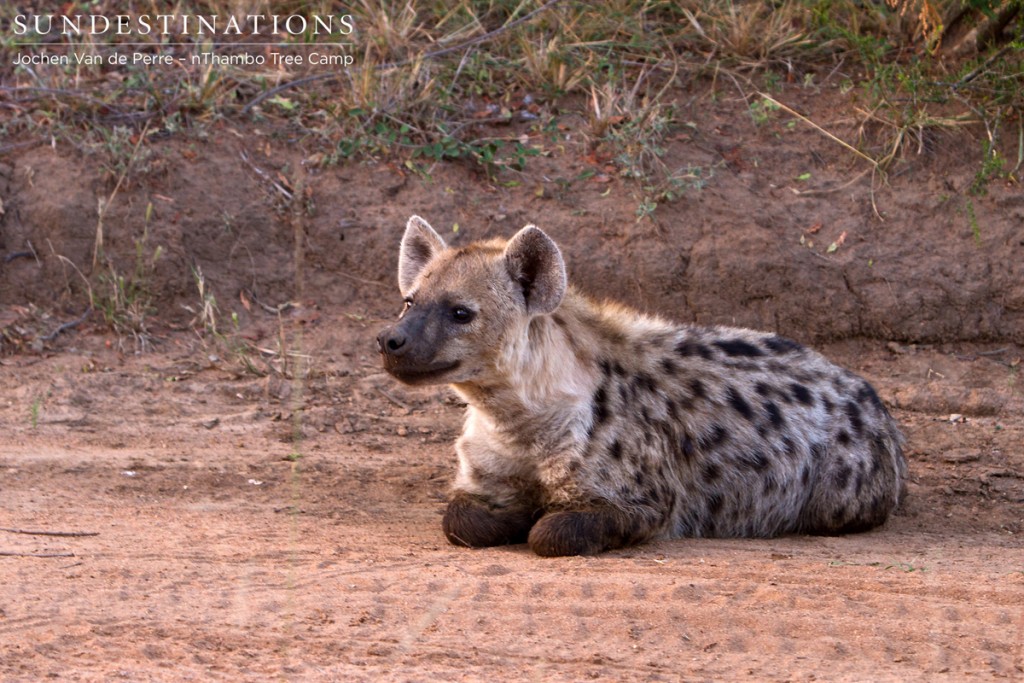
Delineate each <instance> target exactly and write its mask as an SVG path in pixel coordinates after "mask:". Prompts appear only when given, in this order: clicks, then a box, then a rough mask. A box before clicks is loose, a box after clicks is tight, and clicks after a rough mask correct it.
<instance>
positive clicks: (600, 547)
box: [528, 509, 642, 557]
mask: <svg viewBox="0 0 1024 683" xmlns="http://www.w3.org/2000/svg"><path fill="white" fill-rule="evenodd" d="M637 521H638V520H630V519H629V517H627V516H626V515H625V514H624V513H622V512H620V511H617V510H612V509H597V510H584V511H562V512H551V513H548V514H547V515H545V516H544V517H541V519H540V521H538V522H537V524H535V525H534V528H532V529H531V530H530V532H529V539H528V543H529V547H530V548H531V549H532V551H534V552H535V553H537V554H538V555H543V556H545V557H559V556H563V555H596V554H597V553H600V552H603V551H605V550H611V549H613V548H622V547H623V546H629V545H632V544H634V543H637V542H639V541H640V540H642V538H641V536H642V535H640V533H639V530H638V528H637Z"/></svg>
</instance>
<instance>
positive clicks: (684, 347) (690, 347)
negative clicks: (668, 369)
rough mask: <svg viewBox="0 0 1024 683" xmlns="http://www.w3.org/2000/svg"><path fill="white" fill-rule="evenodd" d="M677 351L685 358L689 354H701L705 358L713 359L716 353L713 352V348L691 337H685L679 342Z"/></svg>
mask: <svg viewBox="0 0 1024 683" xmlns="http://www.w3.org/2000/svg"><path fill="white" fill-rule="evenodd" d="M676 353H678V354H679V355H680V356H683V357H684V358H686V357H689V356H700V357H701V358H704V359H705V360H711V358H712V357H713V355H714V354H712V353H711V349H709V348H708V347H707V346H705V345H704V344H700V343H698V342H695V341H693V340H691V339H683V340H681V341H680V342H679V343H678V344H676Z"/></svg>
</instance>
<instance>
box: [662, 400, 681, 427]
mask: <svg viewBox="0 0 1024 683" xmlns="http://www.w3.org/2000/svg"><path fill="white" fill-rule="evenodd" d="M665 412H667V413H668V416H669V417H670V418H671V419H672V421H673V422H678V421H679V408H677V407H676V402H675V401H673V400H672V399H671V398H667V397H666V398H665Z"/></svg>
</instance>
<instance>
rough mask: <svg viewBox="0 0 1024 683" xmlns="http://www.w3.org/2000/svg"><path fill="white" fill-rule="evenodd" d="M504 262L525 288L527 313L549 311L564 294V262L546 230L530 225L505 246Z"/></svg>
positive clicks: (514, 279)
mask: <svg viewBox="0 0 1024 683" xmlns="http://www.w3.org/2000/svg"><path fill="white" fill-rule="evenodd" d="M505 264H506V266H507V267H508V272H509V275H511V276H512V280H513V281H515V282H516V283H518V284H519V286H520V287H522V288H523V298H524V299H525V300H526V312H527V313H529V314H531V315H539V314H541V313H550V312H551V311H553V310H555V309H556V308H558V304H560V303H562V297H563V296H565V288H566V278H565V261H563V260H562V252H561V251H559V249H558V245H557V244H555V243H554V241H552V239H551V238H550V237H548V236H547V235H546V234H545V233H544V231H543V230H541V229H540V228H538V227H537V226H535V225H527V226H526V227H525V228H523V229H522V230H520V231H519V232H517V233H516V234H515V235H514V236H513V237H512V239H511V240H509V242H508V246H507V247H505Z"/></svg>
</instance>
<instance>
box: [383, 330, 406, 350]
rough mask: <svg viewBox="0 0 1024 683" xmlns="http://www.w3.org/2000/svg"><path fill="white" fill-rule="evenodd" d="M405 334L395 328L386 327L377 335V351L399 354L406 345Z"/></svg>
mask: <svg viewBox="0 0 1024 683" xmlns="http://www.w3.org/2000/svg"><path fill="white" fill-rule="evenodd" d="M405 342H406V339H405V335H403V334H402V333H401V332H397V331H395V330H394V329H391V328H389V329H386V330H384V331H383V332H381V333H380V334H378V335H377V352H378V353H385V354H388V355H391V356H399V355H401V354H402V353H403V351H404V347H405Z"/></svg>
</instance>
